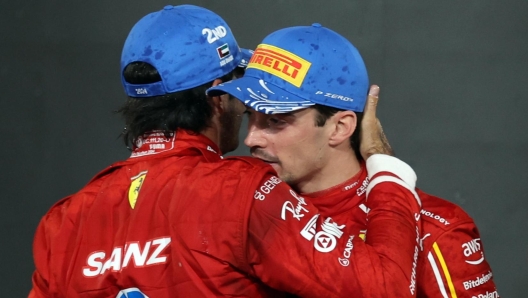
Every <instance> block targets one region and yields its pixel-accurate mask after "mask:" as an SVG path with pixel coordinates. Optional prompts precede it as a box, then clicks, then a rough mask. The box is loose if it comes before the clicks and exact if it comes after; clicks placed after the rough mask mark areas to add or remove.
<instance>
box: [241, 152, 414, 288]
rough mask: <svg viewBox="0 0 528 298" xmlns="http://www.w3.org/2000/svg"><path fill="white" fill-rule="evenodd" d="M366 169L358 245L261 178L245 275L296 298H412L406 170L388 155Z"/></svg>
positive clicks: (410, 193)
mask: <svg viewBox="0 0 528 298" xmlns="http://www.w3.org/2000/svg"><path fill="white" fill-rule="evenodd" d="M367 168H368V170H369V177H370V178H371V185H370V186H369V189H368V195H367V196H368V204H369V205H370V209H371V210H370V212H369V215H368V224H367V230H368V231H367V237H366V241H365V242H364V241H363V240H362V239H360V238H359V237H358V236H357V235H353V234H350V233H348V231H347V227H346V226H345V225H343V224H340V223H337V222H334V221H333V220H332V219H331V218H322V217H321V216H319V214H318V212H317V209H316V208H315V207H314V206H313V205H312V204H311V203H310V202H309V201H307V200H305V199H304V198H302V197H300V196H299V195H297V194H295V193H294V192H293V191H292V190H291V189H290V188H289V187H288V186H287V185H285V184H284V183H276V182H277V181H280V180H278V178H276V177H274V176H272V174H268V175H267V176H265V177H264V178H263V180H262V182H261V184H260V185H259V186H258V187H257V189H256V192H255V201H254V204H253V208H252V210H251V214H250V219H249V241H248V242H249V244H248V246H249V247H248V260H249V264H250V267H251V271H252V272H251V273H252V274H253V275H255V276H256V277H258V278H259V279H261V280H262V281H263V282H264V283H266V284H267V285H269V286H271V287H273V288H276V289H279V290H281V291H285V292H289V293H293V294H296V295H298V296H302V297H346V296H350V297H415V291H414V288H413V284H414V276H415V274H414V272H415V270H416V261H417V253H418V240H419V237H418V234H419V233H420V230H419V228H418V227H419V225H418V223H417V218H418V217H417V214H419V212H420V202H419V200H418V199H417V196H416V194H415V192H414V183H415V180H416V177H415V175H414V172H413V171H412V169H411V168H410V167H409V166H408V165H406V164H405V163H403V162H402V161H400V160H398V159H396V158H394V157H389V156H380V155H374V156H372V157H371V158H369V159H368V160H367ZM266 185H267V186H266ZM272 185H273V186H274V187H273V189H271V187H269V186H272ZM262 186H266V187H264V188H262ZM263 190H265V191H263Z"/></svg>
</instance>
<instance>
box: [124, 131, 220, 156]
mask: <svg viewBox="0 0 528 298" xmlns="http://www.w3.org/2000/svg"><path fill="white" fill-rule="evenodd" d="M189 151H198V152H200V153H201V154H202V155H204V156H205V157H206V159H207V160H208V161H214V160H218V159H220V158H222V157H221V154H222V153H221V152H220V148H218V146H217V145H216V144H215V143H214V142H213V141H211V140H210V139H209V138H207V137H206V136H204V135H202V134H199V133H194V132H192V131H188V130H183V129H179V130H177V131H176V132H174V133H170V134H169V135H168V137H166V136H165V134H164V133H163V132H161V131H152V132H150V133H146V134H144V135H143V136H141V137H139V138H138V139H137V140H136V142H135V146H134V150H133V151H132V154H131V155H130V158H129V159H138V158H142V159H143V158H157V157H158V156H159V157H165V156H167V155H195V154H191V153H190V152H189Z"/></svg>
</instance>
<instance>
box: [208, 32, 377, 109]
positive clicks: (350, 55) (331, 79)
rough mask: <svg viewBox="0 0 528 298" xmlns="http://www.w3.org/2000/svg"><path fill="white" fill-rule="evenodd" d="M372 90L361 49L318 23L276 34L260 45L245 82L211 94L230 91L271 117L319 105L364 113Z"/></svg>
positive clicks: (226, 85) (225, 85)
mask: <svg viewBox="0 0 528 298" xmlns="http://www.w3.org/2000/svg"><path fill="white" fill-rule="evenodd" d="M368 88H369V81H368V74H367V69H366V67H365V63H364V62H363V59H362V58H361V55H360V54H359V51H358V50H357V49H356V48H355V47H354V46H353V45H352V44H351V43H350V42H349V41H348V40H346V39H345V38H344V37H343V36H341V35H339V34H338V33H336V32H334V31H332V30H330V29H328V28H325V27H323V26H321V25H320V24H317V23H316V24H313V25H312V26H298V27H289V28H285V29H281V30H278V31H275V32H273V33H271V34H270V35H268V36H267V37H266V38H264V40H263V41H262V43H261V44H260V45H258V47H257V49H256V50H255V52H254V53H253V56H252V58H251V60H250V61H249V64H248V66H247V68H246V72H245V74H244V76H243V77H242V78H240V79H236V80H233V81H229V82H226V83H223V84H220V85H218V86H215V87H213V88H209V89H208V90H207V94H208V95H212V96H214V95H218V94H223V93H229V94H231V95H232V96H234V97H236V98H238V99H240V100H241V101H242V102H244V104H246V105H247V106H250V107H251V108H253V109H255V110H256V111H258V112H262V113H266V114H279V113H288V112H292V111H295V110H300V109H304V108H308V107H310V106H312V105H315V104H321V105H325V106H330V107H334V108H339V109H344V110H351V111H355V112H363V110H364V108H365V103H366V100H367V93H368Z"/></svg>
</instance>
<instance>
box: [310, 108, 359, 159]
mask: <svg viewBox="0 0 528 298" xmlns="http://www.w3.org/2000/svg"><path fill="white" fill-rule="evenodd" d="M311 108H313V109H315V110H316V111H317V116H316V117H315V125H316V126H323V125H325V123H326V120H328V118H330V117H332V116H333V115H334V114H335V113H337V112H340V111H344V110H343V109H338V108H333V107H329V106H323V105H320V104H316V105H314V106H312V107H311ZM354 113H356V116H357V126H356V130H354V133H352V135H351V136H350V147H352V149H353V150H354V153H355V154H356V158H357V160H359V161H362V160H363V157H362V156H361V151H359V145H360V138H359V136H360V133H361V120H362V119H363V113H362V112H354Z"/></svg>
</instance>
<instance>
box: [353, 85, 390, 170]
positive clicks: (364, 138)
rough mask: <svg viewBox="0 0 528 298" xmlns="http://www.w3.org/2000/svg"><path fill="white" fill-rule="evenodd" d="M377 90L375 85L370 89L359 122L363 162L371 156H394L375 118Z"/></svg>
mask: <svg viewBox="0 0 528 298" xmlns="http://www.w3.org/2000/svg"><path fill="white" fill-rule="evenodd" d="M379 89H380V88H379V87H378V86H377V85H372V86H371V87H370V90H369V95H368V98H367V103H366V105H365V110H364V112H363V120H362V121H361V133H360V137H361V141H360V151H361V155H362V157H363V158H364V159H365V160H366V159H367V158H368V157H370V156H371V155H373V154H388V155H393V154H394V153H393V151H392V148H391V146H390V144H389V142H388V140H387V137H386V136H385V134H384V133H383V128H382V127H381V123H380V121H379V119H378V118H377V116H376V108H377V105H378V100H379Z"/></svg>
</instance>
